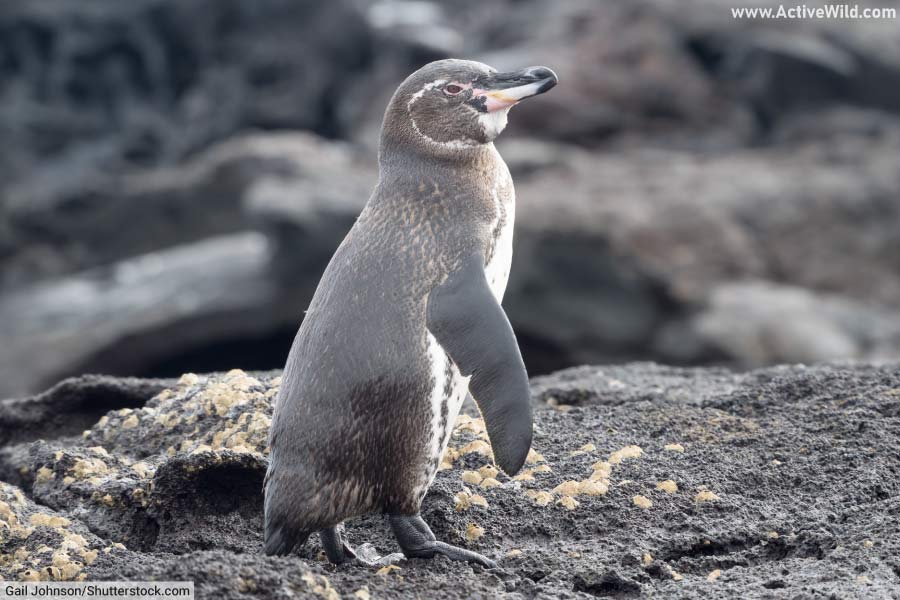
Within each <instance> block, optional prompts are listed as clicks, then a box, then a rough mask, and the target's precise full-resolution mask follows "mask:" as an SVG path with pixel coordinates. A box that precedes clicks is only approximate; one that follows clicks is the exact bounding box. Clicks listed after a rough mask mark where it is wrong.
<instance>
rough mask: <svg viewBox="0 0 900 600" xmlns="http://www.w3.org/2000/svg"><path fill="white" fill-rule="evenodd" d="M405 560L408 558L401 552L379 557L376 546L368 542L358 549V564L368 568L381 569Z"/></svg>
mask: <svg viewBox="0 0 900 600" xmlns="http://www.w3.org/2000/svg"><path fill="white" fill-rule="evenodd" d="M404 560H406V557H405V556H403V554H401V553H400V552H394V553H392V554H386V555H384V556H379V555H378V550H376V549H375V546H373V545H372V544H370V543H368V542H366V543H364V544H362V545H360V546H358V547H357V548H356V562H358V563H359V564H361V565H364V566H367V567H372V568H375V567H377V568H381V567H386V566H388V565H395V564H397V563H399V562H402V561H404Z"/></svg>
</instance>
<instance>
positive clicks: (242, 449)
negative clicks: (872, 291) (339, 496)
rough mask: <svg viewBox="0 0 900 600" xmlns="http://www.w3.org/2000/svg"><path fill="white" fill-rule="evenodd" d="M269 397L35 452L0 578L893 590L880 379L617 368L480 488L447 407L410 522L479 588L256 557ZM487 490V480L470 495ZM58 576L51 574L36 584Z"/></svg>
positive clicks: (428, 566) (551, 387)
mask: <svg viewBox="0 0 900 600" xmlns="http://www.w3.org/2000/svg"><path fill="white" fill-rule="evenodd" d="M279 381H280V380H279V378H277V376H276V374H275V373H260V374H256V375H247V374H245V373H242V372H239V371H232V372H230V373H227V374H213V375H207V376H200V377H198V376H193V375H187V376H185V377H183V378H182V379H181V380H180V381H179V382H178V383H177V384H173V385H172V387H170V388H168V389H167V390H164V391H162V392H160V393H159V394H157V395H156V396H155V397H154V398H153V399H151V400H150V401H148V402H147V403H146V405H145V406H143V407H140V408H136V409H124V410H116V411H112V412H110V413H108V414H107V415H105V416H104V417H103V418H102V419H100V420H99V421H97V422H96V423H94V424H93V426H92V427H90V429H89V430H88V431H87V432H86V433H85V435H84V436H83V437H82V438H81V439H80V440H72V439H67V438H52V439H48V440H46V441H45V442H40V443H37V444H35V445H34V446H33V447H32V453H31V457H30V458H28V459H26V463H25V464H23V465H21V466H22V467H23V468H25V469H26V470H28V471H30V472H31V473H32V477H31V480H32V481H33V482H34V483H33V484H28V485H26V486H25V488H24V490H20V489H18V488H16V487H14V486H12V485H9V484H6V483H4V484H2V486H0V500H2V503H0V519H2V520H3V523H4V524H5V525H6V527H4V529H6V530H7V531H11V532H12V535H9V536H4V539H3V542H2V551H3V554H4V556H5V557H6V558H4V560H3V561H0V575H2V576H3V577H4V578H5V579H17V578H22V577H24V576H26V575H28V576H31V574H30V573H26V570H27V569H32V570H34V571H35V573H36V575H35V576H37V577H44V578H51V577H54V576H56V577H59V578H65V579H71V578H74V577H78V576H81V575H83V576H85V577H87V578H88V579H90V580H97V579H141V580H145V579H158V580H192V581H194V582H195V586H196V590H197V594H198V597H199V598H224V599H230V598H240V597H244V595H245V594H247V593H253V594H254V595H255V596H257V597H261V598H282V597H286V596H287V594H288V592H287V591H286V590H292V592H291V593H293V594H294V595H296V594H300V595H302V596H310V597H313V596H314V595H318V596H325V597H329V596H332V597H333V596H334V595H335V594H340V595H341V596H342V597H348V596H352V595H353V594H354V593H355V592H356V591H358V590H361V589H363V588H365V589H366V590H367V591H368V592H369V593H370V594H371V595H372V596H373V597H381V596H390V597H397V598H415V597H434V596H436V595H440V596H442V597H448V598H472V597H501V598H503V597H509V598H515V597H521V596H523V595H528V596H534V597H554V598H555V597H562V598H565V597H570V598H588V597H591V596H601V597H605V596H618V597H638V596H642V595H655V596H665V597H672V596H678V597H683V598H708V597H711V596H715V597H742V598H769V597H772V596H773V594H776V595H785V596H791V597H810V598H812V597H829V596H834V597H890V596H891V595H892V594H893V592H894V591H895V590H896V588H897V585H898V578H900V562H898V559H897V557H898V555H900V538H898V531H897V528H896V524H895V520H896V516H895V513H896V511H897V509H898V506H897V502H896V498H897V497H898V496H900V488H898V485H900V484H898V481H897V478H896V477H895V476H894V474H895V473H896V472H897V470H898V469H900V458H898V457H897V455H896V452H893V449H894V446H895V445H896V438H897V436H898V435H900V363H885V364H882V365H871V364H859V363H833V364H822V365H818V366H813V367H804V366H802V365H796V366H782V367H775V368H769V369H764V370H759V371H752V372H749V373H742V374H736V373H731V372H729V371H726V370H724V369H680V368H673V367H663V366H658V365H653V364H633V365H628V366H593V367H588V366H585V367H579V368H576V369H570V370H567V371H562V372H559V373H556V374H553V375H550V376H546V377H540V378H536V379H534V380H533V381H532V392H533V399H534V402H535V407H536V410H535V419H536V423H535V425H536V428H535V443H534V450H535V452H536V453H535V454H533V455H532V456H531V457H530V459H529V463H528V464H527V465H526V471H525V475H524V476H522V477H519V478H518V479H513V480H511V479H509V478H507V477H506V476H504V475H502V474H494V473H493V471H491V470H490V466H489V465H490V459H489V457H488V456H485V455H484V454H482V451H483V450H482V449H483V448H484V447H485V446H484V440H483V437H484V432H483V424H482V423H481V422H480V420H479V419H478V418H477V412H475V411H474V407H469V408H467V409H466V411H467V416H465V417H463V418H461V419H460V420H459V421H458V422H457V426H456V428H455V431H454V434H453V437H452V440H451V443H450V447H451V451H450V452H449V453H448V455H447V456H446V457H445V459H446V462H447V463H448V464H447V465H445V466H446V467H447V468H445V469H444V470H442V471H440V472H439V473H438V476H437V479H436V482H435V485H434V486H433V487H432V489H431V490H430V492H429V494H428V496H427V497H426V499H425V502H424V511H423V513H424V516H425V518H426V519H427V520H428V521H429V523H430V524H431V525H432V527H433V529H434V530H435V533H436V534H437V535H438V537H439V538H440V539H443V540H446V541H449V542H452V543H456V544H462V545H465V546H468V547H471V548H473V549H476V550H478V551H479V552H482V553H485V554H487V555H489V556H491V557H493V558H494V559H495V560H497V561H498V562H499V563H500V566H499V568H498V569H497V570H492V571H485V570H483V569H481V568H480V567H473V566H470V565H466V564H460V563H453V562H450V561H447V560H444V559H441V558H438V559H435V560H433V561H421V560H411V561H405V562H403V563H401V565H400V570H399V571H396V570H395V571H393V572H389V573H386V574H382V575H379V574H376V572H375V570H374V569H368V568H365V567H360V566H354V565H348V566H345V567H341V568H337V569H336V568H334V567H330V566H328V565H327V564H325V563H323V562H321V561H320V560H319V559H317V558H316V557H317V555H318V552H319V549H318V543H317V541H316V540H311V541H310V542H309V544H308V547H306V548H304V549H302V550H300V551H299V552H298V553H295V554H292V555H290V556H287V557H265V556H263V555H262V554H261V553H260V551H259V548H260V547H261V538H260V532H261V523H260V517H261V509H262V495H261V486H260V485H259V484H260V482H261V479H262V475H263V473H264V471H265V436H266V432H267V428H268V419H269V417H270V416H271V400H272V398H273V396H274V393H275V390H276V389H277V386H278V385H279ZM73 385H77V384H73ZM129 385H130V384H129ZM34 402H36V404H37V410H38V411H40V410H43V408H41V403H40V401H38V400H35V401H34ZM28 403H29V401H27V400H26V401H22V406H27V405H28ZM479 469H480V470H481V471H480V473H478V474H477V475H476V473H477V472H478V471H479ZM466 471H468V472H469V473H467V474H466V475H465V477H466V479H467V480H468V482H464V481H463V479H462V478H463V472H466ZM485 475H493V481H491V482H490V483H489V484H488V485H481V484H479V483H475V482H476V481H477V479H478V477H483V476H485ZM579 482H580V483H579ZM661 483H662V484H663V485H660V484H661ZM573 486H574V487H573ZM23 492H25V493H23ZM32 498H34V499H37V500H39V502H40V503H41V504H44V505H46V506H39V505H36V504H35V503H34V501H33V500H32ZM35 513H39V514H40V515H45V516H39V517H37V522H38V523H41V525H34V524H33V523H32V521H31V519H32V516H31V515H33V514H35ZM51 519H52V520H51ZM30 527H33V530H32V531H30V532H29V531H28V528H30ZM157 527H158V529H156V528H157ZM73 534H77V535H79V536H81V538H80V539H79V538H74V537H73ZM347 534H348V537H349V540H350V543H352V544H354V545H361V544H362V543H364V542H371V543H373V544H374V546H375V548H376V549H377V550H378V551H379V553H382V554H384V553H387V552H391V551H394V550H395V549H396V543H395V542H394V540H393V539H392V538H391V535H390V533H389V531H388V528H387V526H386V524H384V523H382V522H381V519H379V518H372V517H367V518H363V519H356V520H353V521H351V522H350V523H348V528H347ZM479 534H480V535H479ZM67 539H68V540H69V541H68V542H66V541H65V540H67ZM117 543H119V544H124V545H125V546H127V547H123V546H121V545H119V546H116V544H117ZM43 546H47V547H49V548H50V550H49V551H47V550H46V549H44V548H43ZM93 550H97V556H96V557H95V556H94V555H93V554H90V553H91V552H92V551H93ZM60 553H61V554H60ZM85 553H88V554H86V555H85ZM173 553H174V554H173ZM57 554H60V556H59V557H57V556H56V555H57ZM63 558H65V561H64V560H63ZM89 559H90V560H89ZM32 561H35V562H32ZM70 563H74V564H70ZM56 564H59V565H62V566H63V567H64V571H63V570H60V572H59V573H56V572H53V571H52V570H51V571H47V568H48V567H51V566H54V565H56ZM63 567H57V568H58V569H62V568H63Z"/></svg>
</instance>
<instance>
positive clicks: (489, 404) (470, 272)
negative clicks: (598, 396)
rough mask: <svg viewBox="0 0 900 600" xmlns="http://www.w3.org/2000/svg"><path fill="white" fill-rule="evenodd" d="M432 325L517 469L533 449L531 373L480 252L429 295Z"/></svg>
mask: <svg viewBox="0 0 900 600" xmlns="http://www.w3.org/2000/svg"><path fill="white" fill-rule="evenodd" d="M426 325H427V327H428V330H429V331H430V332H431V334H432V335H433V336H434V337H435V339H436V340H437V341H438V343H439V344H440V345H441V347H442V348H443V349H444V351H446V352H447V354H449V355H450V358H451V359H452V360H453V362H454V363H456V366H457V368H458V369H459V371H460V373H462V374H463V375H466V376H469V375H471V377H472V378H471V380H470V381H469V391H470V392H471V394H472V397H473V398H474V399H475V402H476V404H477V405H478V408H479V410H481V414H482V416H483V417H484V422H485V425H486V426H487V432H488V437H489V438H490V440H491V448H492V449H493V451H494V460H495V462H496V463H497V466H498V467H500V468H501V469H502V470H503V472H504V473H506V474H508V475H514V474H516V473H517V472H518V471H519V469H521V468H522V465H523V464H524V463H525V458H526V457H527V456H528V451H529V450H530V449H531V437H532V417H531V394H530V392H529V388H528V374H527V373H526V371H525V363H524V362H523V361H522V355H521V353H520V352H519V346H518V344H517V343H516V336H515V333H513V329H512V326H511V325H510V324H509V320H508V319H507V318H506V313H505V312H503V308H501V307H500V304H499V303H498V302H497V299H496V298H495V297H494V294H493V292H492V291H491V288H490V286H489V285H488V281H487V277H486V276H485V272H484V257H482V256H480V255H477V254H474V255H472V256H470V257H467V258H466V259H465V260H464V261H463V262H462V264H461V265H460V267H459V268H458V269H456V270H454V271H453V272H451V273H450V274H449V275H448V277H447V279H446V280H444V282H443V283H441V284H440V285H438V286H437V287H435V288H434V289H433V290H432V291H431V293H430V294H429V296H428V306H427V309H426Z"/></svg>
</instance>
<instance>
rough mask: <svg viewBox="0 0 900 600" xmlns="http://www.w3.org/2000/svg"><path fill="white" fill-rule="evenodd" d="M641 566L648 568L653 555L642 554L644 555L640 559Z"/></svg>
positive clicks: (651, 562)
mask: <svg viewBox="0 0 900 600" xmlns="http://www.w3.org/2000/svg"><path fill="white" fill-rule="evenodd" d="M641 564H643V565H644V566H645V567H649V566H650V565H652V564H653V555H652V554H650V553H649V552H644V555H643V556H642V557H641Z"/></svg>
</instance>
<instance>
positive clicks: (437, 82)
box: [406, 79, 447, 110]
mask: <svg viewBox="0 0 900 600" xmlns="http://www.w3.org/2000/svg"><path fill="white" fill-rule="evenodd" d="M445 83H447V80H446V79H435V80H434V81H432V82H431V83H426V84H425V85H423V86H422V89H421V90H419V91H418V92H416V93H415V94H413V95H412V98H410V99H409V102H407V103H406V109H407V110H412V105H413V104H415V103H416V100H418V99H419V98H421V97H422V96H423V95H424V94H425V92H427V91H428V90H433V89H434V88H436V87H437V86H439V85H444V84H445Z"/></svg>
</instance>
